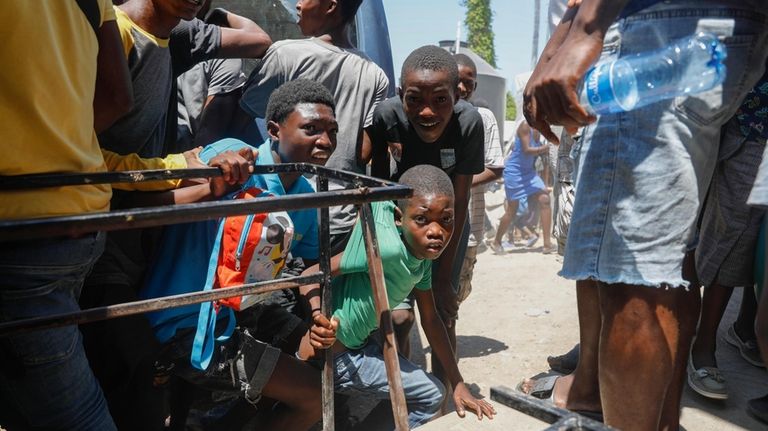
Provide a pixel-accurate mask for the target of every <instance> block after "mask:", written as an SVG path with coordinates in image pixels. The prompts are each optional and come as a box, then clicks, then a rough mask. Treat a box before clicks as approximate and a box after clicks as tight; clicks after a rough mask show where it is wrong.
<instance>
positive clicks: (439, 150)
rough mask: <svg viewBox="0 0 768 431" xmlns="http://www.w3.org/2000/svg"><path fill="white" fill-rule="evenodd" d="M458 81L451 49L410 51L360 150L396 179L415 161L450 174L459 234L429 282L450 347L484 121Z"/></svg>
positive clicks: (408, 318) (399, 319)
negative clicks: (397, 84) (392, 165)
mask: <svg viewBox="0 0 768 431" xmlns="http://www.w3.org/2000/svg"><path fill="white" fill-rule="evenodd" d="M458 85H459V76H458V66H457V65H456V60H455V59H454V58H453V56H451V54H450V53H449V52H448V51H446V50H444V49H442V48H439V47H437V46H430V45H428V46H423V47H421V48H418V49H416V50H415V51H413V52H412V53H411V54H410V55H409V56H408V58H407V59H406V60H405V62H404V63H403V68H402V71H401V75H400V90H399V95H398V97H393V98H391V99H388V100H386V101H385V102H383V103H381V104H380V105H379V106H378V107H376V110H375V111H374V113H373V123H372V124H371V126H369V127H368V128H366V129H365V133H366V134H367V135H368V138H369V139H368V140H369V141H370V146H369V147H368V148H364V149H363V157H364V158H366V157H369V158H370V159H371V170H372V174H373V175H374V176H377V177H380V178H392V179H395V180H396V179H397V178H399V176H400V174H402V173H403V172H405V171H406V170H408V169H409V168H411V167H413V166H416V165H420V164H429V165H433V166H437V167H439V168H442V169H443V170H444V171H445V172H446V173H447V174H448V175H449V176H450V177H451V181H452V182H453V189H454V193H455V196H456V200H455V208H456V214H455V220H456V224H455V225H456V230H457V231H456V232H455V233H454V235H453V238H452V240H451V242H450V243H449V244H448V247H447V248H446V250H445V252H444V253H443V255H442V256H441V257H440V259H439V260H438V261H436V264H435V265H434V266H433V268H434V270H433V282H432V286H433V289H434V292H435V302H436V305H437V309H438V311H439V312H440V316H441V318H442V319H443V322H444V323H445V326H446V328H447V329H448V333H449V336H450V338H451V345H452V347H453V348H454V351H455V348H456V329H455V325H454V323H455V320H456V317H457V311H458V303H457V301H456V289H457V288H458V279H459V275H460V270H461V262H462V260H463V259H464V256H463V253H464V251H465V250H466V244H467V236H468V235H469V226H468V225H467V206H468V202H469V190H470V188H471V186H472V176H473V175H475V174H479V173H481V172H482V171H483V169H484V153H483V134H484V128H483V119H482V117H481V116H480V114H479V113H478V112H477V110H476V109H475V108H474V107H473V106H472V105H471V104H469V103H467V102H465V101H463V100H459V97H458ZM390 155H391V156H392V158H393V159H394V161H395V164H396V166H397V171H396V172H395V174H394V175H391V172H390V160H389V157H390ZM408 308H410V310H407V311H406V312H400V311H398V310H397V309H396V310H395V312H394V313H393V319H394V320H395V325H396V332H397V337H398V344H399V345H400V346H399V347H401V348H400V350H401V351H402V352H403V354H404V355H405V356H408V353H409V352H408V350H409V349H408V337H407V335H408V331H409V330H410V326H411V325H412V324H413V321H414V316H413V311H412V307H408ZM397 327H400V330H397ZM434 362H435V361H433V370H434V372H435V375H437V376H438V377H441V379H442V377H443V373H442V369H441V368H440V364H436V363H434ZM442 380H444V379H442Z"/></svg>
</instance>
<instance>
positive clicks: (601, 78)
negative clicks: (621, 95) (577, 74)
mask: <svg viewBox="0 0 768 431" xmlns="http://www.w3.org/2000/svg"><path fill="white" fill-rule="evenodd" d="M612 67H613V62H609V63H601V64H598V65H596V66H595V68H594V69H592V71H590V72H589V74H588V75H587V80H586V84H585V87H586V92H587V100H588V101H589V105H590V106H591V107H592V110H593V111H595V113H597V114H608V113H614V112H622V111H625V109H623V108H622V107H621V105H619V103H618V101H617V100H616V97H615V95H614V92H613V89H612V88H611V68H612Z"/></svg>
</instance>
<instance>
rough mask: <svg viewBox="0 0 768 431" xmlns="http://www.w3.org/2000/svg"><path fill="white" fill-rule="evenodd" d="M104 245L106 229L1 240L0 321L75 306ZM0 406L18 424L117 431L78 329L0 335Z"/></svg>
mask: <svg viewBox="0 0 768 431" xmlns="http://www.w3.org/2000/svg"><path fill="white" fill-rule="evenodd" d="M103 248H104V234H101V233H100V234H90V235H86V236H83V237H80V238H77V239H50V240H38V241H24V242H14V243H4V244H2V247H0V321H2V322H7V321H12V320H18V319H25V318H30V317H37V316H45V315H50V314H58V313H67V312H73V311H78V310H79V309H80V307H79V306H78V303H77V299H78V297H79V296H80V289H81V288H82V286H83V280H84V279H85V276H86V274H88V271H89V270H90V269H91V266H92V265H93V263H94V262H95V261H96V258H97V257H98V256H99V255H100V254H101V252H102V250H103ZM0 405H2V409H0V410H2V413H1V414H0V415H13V417H12V418H10V419H9V418H5V417H3V418H2V420H4V421H9V422H5V423H3V425H7V424H9V423H10V424H13V423H14V422H13V421H20V422H22V423H21V424H19V425H18V427H19V429H30V428H34V429H37V428H44V429H60V430H94V431H104V430H114V429H116V428H115V425H114V423H113V421H112V417H111V416H110V415H109V411H108V410H107V404H106V401H105V400H104V395H103V394H102V392H101V388H100V387H99V384H98V382H97V380H96V378H95V377H94V376H93V373H92V372H91V369H90V367H89V365H88V359H87V358H86V357H85V351H84V350H83V343H82V339H81V335H80V331H79V330H78V328H77V326H66V327H63V328H55V329H45V330H40V331H35V332H28V333H23V334H19V335H11V336H6V337H0ZM8 426H10V425H8ZM11 429H14V428H11Z"/></svg>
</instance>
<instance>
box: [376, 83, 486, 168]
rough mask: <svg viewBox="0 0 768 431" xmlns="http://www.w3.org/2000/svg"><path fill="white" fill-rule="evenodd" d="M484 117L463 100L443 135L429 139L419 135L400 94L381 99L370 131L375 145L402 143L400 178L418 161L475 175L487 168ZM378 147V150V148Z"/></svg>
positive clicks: (399, 163) (417, 163)
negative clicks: (407, 113) (429, 141)
mask: <svg viewBox="0 0 768 431" xmlns="http://www.w3.org/2000/svg"><path fill="white" fill-rule="evenodd" d="M484 133H485V130H484V128H483V118H482V117H481V116H480V113H478V112H477V109H476V108H475V107H474V106H472V105H471V104H469V103H467V102H465V101H463V100H460V101H459V102H458V103H456V105H454V107H453V116H452V117H451V120H450V122H449V123H448V126H447V127H446V129H445V131H444V132H443V135H442V136H440V138H439V139H438V140H437V141H436V142H434V143H431V144H429V143H426V142H424V141H422V140H421V139H420V138H419V135H418V134H416V131H415V130H414V129H413V127H412V126H411V123H410V122H409V121H408V118H407V117H406V116H405V111H404V110H403V103H402V100H401V99H400V98H399V97H392V98H390V99H387V100H386V101H384V102H382V103H380V104H379V105H378V106H377V107H376V110H375V111H374V112H373V123H372V124H371V125H370V126H369V127H368V134H369V136H370V138H371V144H372V145H373V148H374V149H378V148H381V146H385V147H386V146H388V145H389V143H400V144H401V146H402V148H400V151H401V155H400V158H399V159H398V158H397V157H396V156H395V162H396V164H397V172H396V173H395V175H394V176H393V179H394V180H397V179H398V178H399V177H400V175H402V174H403V172H405V171H407V170H408V169H409V168H412V167H414V166H416V165H432V166H437V167H439V168H442V169H443V171H445V173H447V174H448V175H451V176H452V175H454V174H458V175H475V174H479V173H481V172H483V169H484V152H483V138H484V135H483V134H484ZM374 151H376V150H374Z"/></svg>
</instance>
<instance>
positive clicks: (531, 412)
mask: <svg viewBox="0 0 768 431" xmlns="http://www.w3.org/2000/svg"><path fill="white" fill-rule="evenodd" d="M491 399H492V400H494V401H497V402H499V403H501V404H504V405H505V406H507V407H511V408H513V409H515V410H517V411H520V412H522V413H525V414H527V415H528V416H532V417H534V418H536V419H539V420H541V421H544V422H546V423H548V424H555V425H557V426H556V427H549V428H547V430H561V429H562V430H585V431H610V430H615V429H614V428H611V427H609V426H607V425H605V424H603V423H600V422H598V421H596V420H592V419H590V418H587V417H584V416H581V415H580V414H578V413H576V412H572V411H570V410H566V409H561V408H559V407H555V406H554V405H553V404H550V403H548V402H546V401H544V400H540V399H538V398H535V397H532V396H530V395H526V394H523V393H521V392H518V391H515V390H513V389H510V388H509V387H507V386H493V387H491ZM571 419H572V420H571ZM561 422H562V423H561ZM558 424H559V425H558ZM563 425H567V426H568V427H567V428H561V426H563Z"/></svg>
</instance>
